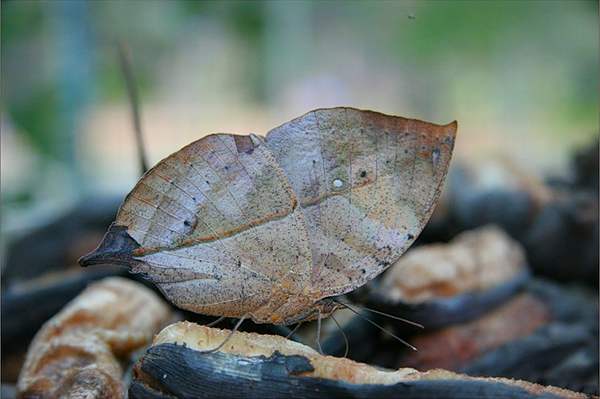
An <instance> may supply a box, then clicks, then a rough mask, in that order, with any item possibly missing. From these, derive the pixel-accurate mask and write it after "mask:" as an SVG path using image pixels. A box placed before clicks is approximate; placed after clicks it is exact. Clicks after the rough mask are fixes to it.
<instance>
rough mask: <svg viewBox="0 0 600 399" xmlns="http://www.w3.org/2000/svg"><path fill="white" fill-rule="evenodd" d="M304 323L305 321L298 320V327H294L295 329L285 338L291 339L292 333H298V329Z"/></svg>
mask: <svg viewBox="0 0 600 399" xmlns="http://www.w3.org/2000/svg"><path fill="white" fill-rule="evenodd" d="M302 323H304V322H303V321H301V322H298V324H296V327H294V329H293V330H291V331H290V333H289V334H288V335H286V336H285V338H286V339H289V338H290V337H291V336H292V335H294V334H295V333H296V331H298V329H299V328H300V326H301V325H302Z"/></svg>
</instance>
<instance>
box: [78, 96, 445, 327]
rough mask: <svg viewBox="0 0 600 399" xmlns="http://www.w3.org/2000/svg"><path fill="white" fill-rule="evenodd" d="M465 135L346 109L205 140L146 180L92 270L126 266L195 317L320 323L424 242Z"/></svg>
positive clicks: (90, 259)
mask: <svg viewBox="0 0 600 399" xmlns="http://www.w3.org/2000/svg"><path fill="white" fill-rule="evenodd" d="M456 130H457V123H456V122H452V123H450V124H448V125H435V124H432V123H428V122H423V121H420V120H415V119H406V118H402V117H397V116H390V115H384V114H381V113H377V112H372V111H362V110H357V109H353V108H347V107H338V108H330V109H317V110H314V111H311V112H308V113H307V114H305V115H303V116H300V117H298V118H296V119H293V120H292V121H290V122H287V123H285V124H283V125H281V126H279V127H276V128H274V129H273V130H271V131H270V132H268V134H267V135H266V136H265V137H261V136H257V135H253V134H252V135H235V134H212V135H209V136H206V137H204V138H201V139H200V140H198V141H195V142H193V143H191V144H189V145H187V146H186V147H184V148H182V149H181V150H179V151H177V152H175V153H174V154H172V155H170V156H169V157H167V158H165V159H163V160H162V161H160V162H159V163H158V164H157V165H156V166H154V167H153V168H152V169H150V170H149V171H148V172H147V173H145V174H144V176H142V178H141V179H140V180H139V182H138V183H137V184H136V186H135V187H134V188H133V190H132V191H131V192H130V193H129V194H128V195H127V197H126V198H125V200H124V202H123V204H122V205H121V207H120V209H119V211H118V214H117V217H116V220H115V222H113V223H112V224H111V226H110V227H109V229H108V232H107V233H106V235H105V237H104V239H103V241H102V242H101V244H100V245H99V247H98V248H97V249H96V250H95V251H93V252H92V253H90V254H88V255H86V256H84V257H83V258H82V259H81V260H80V263H81V264H82V265H83V266H87V265H92V264H99V263H113V264H120V265H125V266H127V267H128V268H129V269H130V271H131V272H133V273H141V274H143V275H144V276H146V277H147V278H148V279H150V280H151V281H152V282H153V283H154V284H155V285H156V286H157V287H158V288H159V289H160V290H161V291H162V292H163V294H164V295H165V296H166V297H167V298H168V299H169V300H170V301H172V302H173V303H174V304H175V305H176V306H178V307H180V308H182V309H186V310H190V311H193V312H196V313H201V314H206V315H213V316H223V317H235V318H240V319H242V320H243V319H244V318H251V319H252V320H253V321H254V322H256V323H272V324H281V325H290V324H294V323H297V322H300V321H303V320H312V319H315V318H317V317H318V318H319V321H320V318H321V317H322V316H327V315H329V314H331V313H332V312H333V311H334V310H335V309H337V308H338V307H340V303H339V302H338V301H336V300H335V299H334V298H335V297H337V296H339V295H342V294H345V293H348V292H350V291H352V290H354V289H356V288H358V287H360V286H362V285H364V284H365V283H367V282H368V281H369V280H371V279H373V278H374V277H376V276H377V275H379V274H380V273H381V272H383V271H384V270H385V269H386V268H388V267H389V266H390V265H392V264H393V263H394V262H396V261H397V260H398V258H399V257H400V256H401V255H402V254H403V253H404V252H405V251H406V250H407V249H408V247H409V246H410V245H411V244H412V243H413V242H414V240H415V239H416V237H417V236H418V235H419V234H420V232H421V230H422V229H423V227H424V226H425V224H426V223H427V221H428V220H429V217H430V216H431V213H432V212H433V209H434V206H435V204H436V202H437V200H438V197H439V195H440V191H441V188H442V184H443V182H444V180H445V177H446V174H447V171H448V166H449V162H450V158H451V155H452V150H453V147H454V140H455V135H456Z"/></svg>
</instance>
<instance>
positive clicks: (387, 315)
mask: <svg viewBox="0 0 600 399" xmlns="http://www.w3.org/2000/svg"><path fill="white" fill-rule="evenodd" d="M335 302H337V303H339V304H340V305H344V306H346V305H348V304H347V303H345V302H340V301H338V300H336V301H335ZM353 306H354V307H355V308H357V309H359V310H366V311H367V312H371V313H376V314H379V315H382V316H386V317H389V318H390V319H394V320H399V321H401V322H404V323H406V324H410V325H411V326H415V327H419V328H425V327H424V326H423V325H422V324H419V323H417V322H415V321H410V320H408V319H405V318H402V317H399V316H394V315H393V314H389V313H385V312H382V311H380V310H376V309H371V308H367V307H364V306H362V305H360V306H359V305H353Z"/></svg>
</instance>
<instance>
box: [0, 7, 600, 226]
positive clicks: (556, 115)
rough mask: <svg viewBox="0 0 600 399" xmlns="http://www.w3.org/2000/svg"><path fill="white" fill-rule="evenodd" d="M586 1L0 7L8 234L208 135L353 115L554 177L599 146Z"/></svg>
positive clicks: (131, 178) (593, 41) (115, 185)
mask: <svg viewBox="0 0 600 399" xmlns="http://www.w3.org/2000/svg"><path fill="white" fill-rule="evenodd" d="M597 16H598V2H596V1H491V0H490V1H361V2H354V1H346V2H342V1H318V2H317V1H315V2H312V1H266V2H254V1H222V2H216V1H215V2H212V1H202V2H200V1H114V2H113V1H95V2H84V1H3V2H2V21H1V22H2V27H1V29H2V39H1V40H2V41H1V45H2V54H1V55H2V57H1V58H2V60H1V62H2V65H1V66H2V100H1V107H2V124H1V128H2V135H1V140H2V141H1V148H2V153H1V158H2V164H1V171H2V175H1V179H2V216H3V217H2V231H3V234H4V235H6V234H8V235H11V234H12V233H15V232H18V231H19V230H22V229H27V228H28V227H30V226H31V225H35V224H37V223H39V222H40V220H41V219H44V218H50V217H52V215H55V214H56V213H58V212H60V211H61V210H63V209H66V208H67V207H69V206H70V205H72V204H73V203H75V202H77V201H79V200H80V199H81V198H88V197H90V196H92V197H93V196H95V195H100V194H123V193H125V192H127V191H128V190H129V189H130V188H131V187H132V186H133V184H134V183H135V181H136V180H137V178H138V177H139V174H140V171H139V166H138V163H137V158H136V147H135V142H134V138H133V137H134V136H133V129H132V122H131V117H130V109H129V105H128V100H127V95H126V91H125V85H124V82H123V77H122V75H121V72H120V69H119V64H118V59H117V56H116V54H117V52H116V46H115V42H116V41H118V40H121V41H123V42H124V43H126V45H127V47H128V48H129V51H130V54H131V56H132V60H133V68H134V72H135V75H136V79H137V81H138V84H139V86H140V92H141V107H142V125H143V133H144V137H145V140H146V147H147V152H148V154H149V158H150V163H152V164H153V163H155V162H157V161H158V160H160V159H161V158H163V157H165V156H166V155H168V154H170V153H172V152H174V151H176V150H177V149H179V148H180V147H182V146H183V145H185V144H187V143H189V142H191V141H193V140H196V139H198V138H200V137H202V136H203V135H206V134H208V133H212V132H235V133H248V132H254V133H259V134H264V133H266V132H267V131H268V130H269V129H270V128H272V127H275V126H278V125H279V124H281V123H283V122H285V121H288V120H290V119H291V118H293V117H295V116H299V115H301V114H303V113H305V112H307V111H309V110H311V109H314V108H319V107H329V106H338V105H348V106H353V107H357V108H363V109H372V110H377V111H381V112H384V113H391V114H396V115H402V116H407V117H414V118H420V119H425V120H428V121H431V122H437V123H447V122H450V121H452V120H454V119H456V120H458V121H459V138H458V141H457V157H458V158H485V157H489V156H498V155H499V156H501V157H508V158H510V159H511V162H515V163H516V164H518V165H519V166H520V167H523V168H526V169H531V170H535V171H536V172H537V171H539V172H540V173H550V172H552V171H560V170H561V168H563V167H564V166H565V163H566V162H567V159H568V154H569V153H570V151H571V150H572V149H573V148H574V147H576V146H578V145H581V144H583V143H586V142H588V141H589V139H590V137H592V136H594V135H595V134H597V130H598V51H597V50H598V20H597Z"/></svg>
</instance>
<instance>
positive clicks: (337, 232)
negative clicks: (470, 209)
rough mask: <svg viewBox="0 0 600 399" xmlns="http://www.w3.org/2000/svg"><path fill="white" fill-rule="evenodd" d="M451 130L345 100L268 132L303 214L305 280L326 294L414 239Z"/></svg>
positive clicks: (347, 286) (350, 284)
mask: <svg viewBox="0 0 600 399" xmlns="http://www.w3.org/2000/svg"><path fill="white" fill-rule="evenodd" d="M455 132H456V125H455V124H451V125H448V126H437V125H433V124H429V123H426V122H421V121H417V120H409V119H404V118H399V117H393V116H386V115H382V114H378V113H374V112H369V111H359V110H355V109H351V108H334V109H325V110H317V111H313V112H311V113H309V114H306V115H304V116H302V117H300V118H297V119H295V120H293V121H291V122H289V123H287V124H284V125H282V126H280V127H278V128H276V129H274V130H272V131H271V132H269V134H268V135H267V138H266V141H267V144H268V145H269V148H270V149H271V151H272V152H273V153H274V154H275V157H276V159H277V162H278V163H279V165H281V167H282V168H283V169H284V170H285V172H286V175H287V176H288V178H289V179H290V183H291V185H292V187H293V188H294V189H295V191H296V193H297V194H298V197H299V201H300V205H301V207H302V210H303V212H304V214H305V216H306V220H307V228H308V230H309V237H310V239H311V249H312V254H313V265H312V271H311V283H312V284H313V285H314V286H316V287H317V288H318V289H319V290H320V291H321V292H322V295H323V296H331V295H338V294H341V293H344V292H348V291H350V290H352V289H354V288H356V287H358V286H360V285H362V284H364V283H365V282H366V281H368V280H370V279H372V278H373V277H375V276H376V275H377V274H379V273H381V272H382V271H383V270H385V268H386V267H388V266H389V265H390V264H391V263H393V262H394V261H395V260H396V259H398V257H399V256H400V255H401V254H402V253H403V252H404V251H405V250H406V249H407V248H408V246H409V245H410V244H411V243H412V242H413V241H414V239H415V238H416V236H417V235H418V234H419V233H420V232H421V230H422V229H423V227H424V225H425V223H426V222H427V220H428V218H429V216H430V214H431V211H432V210H433V205H434V203H435V201H436V200H437V196H438V195H439V188H440V185H441V183H442V181H443V179H444V177H445V174H446V170H447V168H448V162H449V160H450V154H451V151H452V145H453V142H454V135H455ZM290 149H293V150H290Z"/></svg>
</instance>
